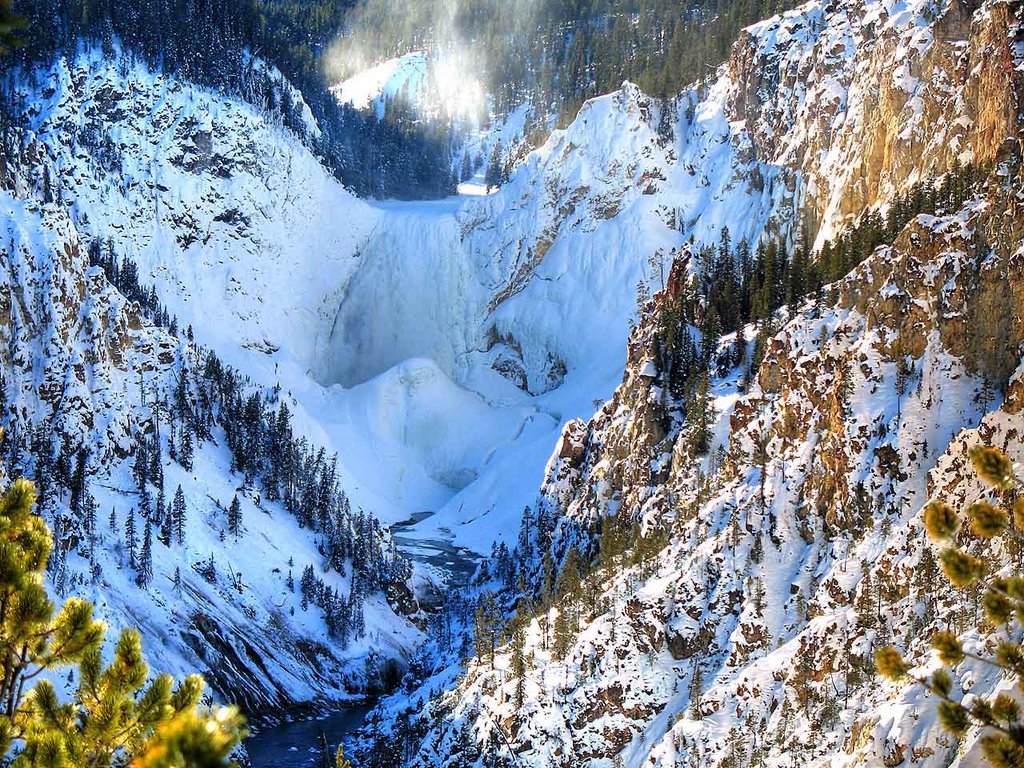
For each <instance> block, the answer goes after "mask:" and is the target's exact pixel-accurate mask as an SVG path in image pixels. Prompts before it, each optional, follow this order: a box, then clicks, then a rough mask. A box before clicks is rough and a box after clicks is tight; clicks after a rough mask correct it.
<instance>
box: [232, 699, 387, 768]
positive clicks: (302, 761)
mask: <svg viewBox="0 0 1024 768" xmlns="http://www.w3.org/2000/svg"><path fill="white" fill-rule="evenodd" d="M369 711H370V707H369V706H354V707H348V708H346V709H342V710H339V711H337V712H333V713H331V714H329V715H327V716H326V717H324V718H322V719H319V720H318V719H315V718H313V719H309V720H296V721H295V722H291V723H282V724H281V725H276V726H273V727H267V728H263V729H261V730H260V731H259V732H258V733H256V734H254V735H252V736H250V737H249V738H248V739H246V740H245V749H246V751H248V753H249V760H250V762H251V764H252V768H317V767H318V766H319V765H320V763H319V762H318V761H319V759H320V744H321V739H320V734H321V733H323V734H324V737H325V738H326V739H327V743H328V744H330V745H331V753H332V762H331V763H330V764H331V765H332V766H333V765H334V762H333V752H334V750H335V749H337V745H338V744H339V743H341V741H342V739H343V738H344V737H345V736H347V735H348V734H349V733H351V732H352V731H354V730H356V729H357V728H358V727H359V726H360V725H362V723H363V718H365V717H366V713H367V712H369Z"/></svg>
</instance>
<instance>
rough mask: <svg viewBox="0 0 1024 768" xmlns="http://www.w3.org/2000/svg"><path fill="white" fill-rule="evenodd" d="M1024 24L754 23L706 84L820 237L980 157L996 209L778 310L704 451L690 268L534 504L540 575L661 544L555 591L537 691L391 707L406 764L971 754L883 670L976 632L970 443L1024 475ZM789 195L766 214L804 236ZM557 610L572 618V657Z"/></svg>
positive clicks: (935, 17) (834, 761)
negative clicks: (671, 329)
mask: <svg viewBox="0 0 1024 768" xmlns="http://www.w3.org/2000/svg"><path fill="white" fill-rule="evenodd" d="M1021 21H1022V19H1021V9H1020V7H1019V5H1014V4H1009V3H1001V2H986V3H975V4H964V3H959V2H947V3H942V4H928V5H925V4H915V3H910V4H902V3H901V4H886V3H857V2H851V3H847V2H831V3H827V4H817V3H811V4H808V5H806V6H803V7H801V8H800V9H798V10H797V11H794V12H791V13H787V14H786V15H784V16H783V17H781V18H777V19H773V20H770V21H768V22H764V23H763V24H760V25H756V26H755V27H752V28H750V29H749V30H748V31H747V32H746V33H745V34H744V36H743V37H742V38H741V40H740V41H739V42H738V43H737V45H736V47H735V49H734V53H733V57H732V59H731V61H730V63H729V65H728V68H727V70H726V71H725V72H724V73H723V75H722V79H720V80H719V82H718V84H716V85H715V86H713V87H712V91H711V92H712V93H713V94H714V93H719V95H720V99H721V101H720V103H722V104H725V105H727V106H726V107H725V110H726V112H727V113H729V114H732V115H733V116H735V117H737V118H741V119H738V120H737V122H736V123H730V124H729V129H728V132H726V133H723V134H722V135H723V141H732V142H737V141H739V142H740V145H741V146H745V147H746V148H747V149H748V150H749V156H750V157H752V158H758V161H757V162H762V163H766V167H767V166H771V165H773V164H775V169H774V170H773V171H772V173H773V174H774V176H773V177H772V178H773V181H772V183H773V184H776V185H781V188H788V189H790V190H791V191H792V192H793V195H792V198H788V199H791V201H793V202H794V203H796V205H797V207H798V208H801V209H802V211H803V213H804V214H805V216H806V219H805V223H807V224H808V225H811V226H813V227H819V232H820V233H821V236H823V235H824V234H825V233H831V232H834V231H835V228H836V227H837V226H838V225H839V224H840V222H842V221H843V220H844V218H845V217H846V216H847V215H849V214H860V213H861V212H862V211H863V210H864V209H865V207H867V206H872V205H876V204H879V203H886V202H887V201H889V200H890V199H891V196H892V194H893V193H894V192H895V191H897V190H899V189H902V188H904V187H905V186H906V185H907V184H909V183H910V182H912V181H913V180H915V179H920V178H924V177H926V176H927V175H929V174H931V173H936V174H941V173H942V172H943V170H944V169H947V168H950V167H952V166H953V164H954V163H956V162H958V161H961V162H962V161H967V160H970V161H972V162H974V163H976V164H977V166H978V167H979V168H980V169H982V178H983V181H982V182H981V183H980V184H979V186H978V191H977V195H976V196H974V197H972V198H970V199H968V201H967V202H966V203H965V204H964V205H963V207H962V208H961V209H960V210H956V211H947V212H945V213H943V214H942V215H936V216H929V215H920V216H918V217H916V218H915V219H913V220H912V221H911V222H910V223H909V224H908V225H907V226H906V227H904V228H903V229H902V231H901V232H900V233H899V234H898V235H897V236H896V237H895V238H894V240H893V241H892V242H891V243H890V244H888V245H884V246H882V247H880V248H879V249H877V250H876V251H875V252H874V254H873V255H871V256H870V257H869V258H868V259H867V260H866V261H864V262H863V263H862V264H861V265H860V266H859V267H857V268H856V269H855V270H854V271H853V272H852V273H851V274H850V275H848V276H847V277H845V278H844V279H842V280H840V281H839V282H838V283H836V284H835V285H834V286H832V289H831V291H830V294H831V296H830V299H829V300H828V301H825V302H824V303H822V304H815V303H813V302H807V303H806V304H804V305H803V306H800V307H791V308H789V309H788V310H786V311H785V312H784V315H783V317H782V318H781V320H782V321H783V324H782V328H781V330H780V331H779V332H778V333H777V334H776V335H774V337H772V338H770V340H769V342H768V343H767V345H766V350H765V355H764V358H763V360H762V362H761V364H760V366H759V369H758V370H757V372H756V376H755V377H754V378H753V379H752V380H751V381H749V382H747V381H745V375H744V373H743V372H742V371H740V370H735V369H732V370H730V369H729V366H728V365H724V366H722V369H720V370H717V371H715V375H714V376H713V378H712V380H711V383H710V386H709V388H708V399H709V401H710V402H711V403H712V404H713V406H714V413H715V419H714V423H713V424H712V425H711V426H710V428H709V433H710V435H711V438H710V449H709V450H708V451H707V452H706V453H704V452H700V451H698V450H696V449H695V441H694V430H693V427H692V425H689V424H688V423H687V421H686V418H685V413H684V411H683V403H681V402H680V401H679V400H678V399H676V398H675V397H674V396H673V377H674V376H675V375H677V372H678V370H679V366H680V365H682V364H683V361H682V359H681V358H680V357H679V348H676V347H672V346H671V345H668V346H666V345H665V343H664V341H665V337H664V334H663V333H662V329H661V327H660V323H661V319H662V318H664V317H665V316H666V315H667V314H671V313H672V312H673V311H674V310H675V306H676V303H677V302H678V297H679V294H680V292H681V289H682V287H684V286H685V285H686V281H687V280H688V275H689V273H690V268H689V267H688V265H687V264H686V263H685V262H684V261H679V262H677V266H676V269H674V270H673V273H672V274H671V275H670V276H669V279H668V281H667V286H666V288H665V290H663V291H662V292H660V293H658V294H657V295H656V296H655V297H654V298H653V299H652V301H651V303H650V304H649V305H648V307H647V311H646V313H645V315H644V318H643V320H642V321H641V322H640V324H639V325H638V327H637V328H636V329H635V330H634V332H633V333H632V335H631V337H630V341H629V345H628V353H627V367H626V372H625V375H624V378H623V380H622V384H621V385H620V387H619V388H618V389H617V390H616V392H615V394H614V396H613V397H612V398H611V399H610V400H609V401H608V402H607V403H605V404H604V405H603V406H602V407H601V409H600V410H599V411H598V412H597V413H596V414H595V415H594V416H593V418H592V419H590V420H589V422H586V423H584V422H583V421H578V420H577V421H573V422H570V423H569V425H568V426H567V427H566V428H565V430H564V432H563V435H562V439H561V442H560V443H559V445H558V447H557V448H556V450H555V453H554V454H553V456H552V458H551V461H550V463H549V466H548V471H547V476H546V480H545V483H544V485H543V487H542V489H541V502H540V504H539V506H540V508H542V509H546V510H549V511H553V512H554V514H555V515H556V516H557V518H558V523H557V526H556V528H555V532H554V535H553V542H552V543H551V544H550V545H546V544H538V546H539V547H540V551H541V554H539V555H537V556H536V557H537V562H536V570H535V571H534V573H536V574H537V575H538V579H540V578H542V576H543V557H542V555H543V553H544V552H548V553H550V554H552V555H553V559H554V561H555V562H562V563H563V565H564V563H565V562H566V560H567V559H569V560H570V561H571V556H570V555H567V553H569V551H570V547H576V548H577V550H579V551H582V552H583V553H584V554H587V553H590V554H593V553H594V552H595V551H596V550H597V547H598V545H599V544H600V543H601V541H600V537H599V535H598V530H600V529H601V528H602V525H605V526H606V525H607V520H608V519H612V520H614V521H616V524H618V525H620V526H637V527H636V528H630V530H637V531H640V532H642V535H638V536H637V538H635V539H634V540H633V541H632V542H631V547H630V548H631V549H632V550H634V552H631V553H630V556H628V557H624V559H623V560H622V561H620V562H618V563H617V565H616V566H615V567H606V566H604V565H603V564H601V561H599V564H598V565H597V566H595V567H597V568H605V570H600V571H598V578H596V579H595V580H594V581H593V582H592V583H596V586H595V587H594V589H595V590H596V592H597V594H596V595H594V596H591V597H589V598H586V599H585V600H584V602H583V605H584V606H585V607H584V608H579V607H578V606H574V605H572V604H569V603H567V602H565V601H563V602H561V603H559V602H557V601H556V604H555V605H552V606H551V608H550V609H549V610H547V611H540V612H537V613H535V615H534V617H533V619H532V620H531V621H528V622H527V623H526V630H525V633H524V637H523V639H522V643H523V650H522V652H521V656H518V657H519V658H526V659H527V660H528V661H527V662H526V673H525V675H524V682H522V683H519V682H518V681H517V680H516V679H515V675H514V674H513V672H512V670H513V669H514V666H515V665H516V664H517V663H518V662H517V661H516V658H517V655H518V654H519V653H520V652H519V651H514V650H513V647H512V645H507V646H504V647H502V648H501V649H500V650H499V652H498V653H497V655H496V657H495V659H494V661H493V662H491V661H490V660H486V659H474V660H471V661H470V662H469V665H468V670H467V672H466V674H465V675H464V676H463V677H461V678H459V679H458V680H457V681H455V682H454V684H452V686H451V688H450V689H449V690H448V691H447V692H445V693H444V694H438V693H437V692H436V685H432V684H428V685H427V686H426V687H425V688H424V690H423V691H421V692H418V693H413V694H411V695H407V696H406V697H405V698H404V699H401V700H399V701H397V702H395V703H392V704H390V705H389V707H388V708H387V709H388V711H390V712H396V711H403V710H405V711H409V712H413V713H416V712H419V711H422V712H425V713H426V714H423V715H421V716H420V718H419V719H418V720H417V719H416V717H415V715H414V722H413V727H411V728H410V729H409V731H408V732H407V733H412V734H413V736H412V737H411V739H410V742H411V747H410V752H411V754H413V755H414V756H413V757H412V758H411V760H410V763H409V764H410V765H415V766H428V765H433V764H436V761H437V760H439V759H440V757H439V756H442V755H449V754H458V755H462V756H463V757H466V756H469V757H470V761H469V762H472V755H473V751H472V749H471V748H470V749H467V747H466V742H467V737H466V733H467V731H468V732H469V733H471V734H472V735H473V736H474V737H475V738H474V739H472V741H474V742H475V743H476V745H477V746H479V748H480V749H482V750H483V751H484V752H485V753H486V752H487V750H488V749H489V750H491V752H492V753H493V754H495V755H497V759H501V758H502V757H504V756H505V754H506V752H505V749H504V748H502V747H500V744H501V743H502V742H503V741H504V740H505V739H507V749H508V751H511V752H514V753H515V754H516V755H517V763H518V764H519V765H524V766H536V767H537V768H540V767H541V766H544V767H545V768H547V767H549V766H567V767H568V766H594V768H598V767H600V768H606V767H607V766H614V765H626V766H631V767H632V766H638V767H639V766H643V767H644V768H647V767H648V766H650V767H652V768H653V767H654V766H658V767H663V766H727V765H728V766H736V765H777V766H793V765H807V764H811V765H818V764H821V765H825V764H828V765H849V766H854V765H862V766H878V765H887V766H896V765H915V766H929V767H933V766H934V767H936V768H937V767H938V766H949V765H964V766H966V765H976V764H978V760H979V759H980V758H979V757H978V751H977V738H978V736H979V735H980V734H979V733H978V732H977V731H972V732H970V733H969V734H968V736H967V737H966V738H964V739H963V740H961V741H957V740H955V739H951V738H950V737H949V736H948V735H946V734H944V733H943V732H942V731H941V729H940V728H939V727H938V725H937V722H936V717H935V712H934V708H933V702H931V701H929V700H928V699H927V698H926V697H925V696H924V695H923V694H922V692H921V691H920V689H917V688H913V687H907V686H897V685H893V684H890V683H887V682H884V681H882V680H881V679H880V678H878V677H877V676H876V675H875V673H874V670H873V662H872V661H871V659H872V652H873V649H874V648H877V647H878V646H880V645H882V644H886V643H892V644H895V645H897V646H899V647H901V648H902V649H904V650H905V651H906V652H907V654H908V655H909V657H910V658H911V659H912V660H913V661H914V662H915V663H917V664H920V665H922V667H923V668H927V667H928V666H929V665H930V664H932V663H933V661H932V658H931V651H930V649H929V647H928V643H927V638H928V637H929V636H930V635H931V633H932V632H933V631H935V630H936V629H939V628H942V627H945V626H947V625H948V623H949V622H951V621H952V622H954V623H955V624H956V625H957V626H958V627H960V628H965V627H971V626H973V624H974V622H973V620H972V618H971V617H972V616H973V615H974V611H975V610H976V606H974V604H973V603H972V601H971V599H970V598H969V597H965V596H964V595H962V594H960V593H958V592H955V591H954V590H952V589H949V588H947V587H944V586H943V581H942V577H941V574H940V571H939V569H938V567H937V564H936V553H935V552H934V551H933V549H932V546H931V545H930V544H929V543H928V541H927V539H926V537H925V535H924V532H923V525H922V523H921V520H920V510H921V509H922V507H923V505H924V504H925V503H926V502H927V501H928V500H929V499H931V498H934V497H936V496H941V497H943V498H946V499H949V500H952V501H955V502H958V503H967V502H971V501H973V500H975V499H977V498H979V497H980V496H982V495H983V494H985V493H986V492H987V491H986V489H985V488H983V487H982V486H981V485H980V484H979V482H978V481H977V480H976V479H974V477H973V473H972V471H971V470H970V468H969V467H968V461H967V458H966V456H967V449H968V447H969V446H972V445H975V444H978V443H986V444H994V445H997V446H999V447H1001V448H1004V449H1006V450H1007V451H1008V452H1009V453H1010V455H1011V456H1013V457H1014V458H1015V460H1017V461H1020V460H1021V459H1022V458H1024V439H1022V434H1024V432H1022V430H1024V422H1022V421H1021V416H1020V415H1021V412H1022V410H1024V383H1022V378H1024V365H1022V350H1024V348H1022V344H1024V318H1022V315H1021V312H1020V311H1018V308H1019V307H1020V306H1024V304H1022V303H1021V302H1022V300H1024V296H1022V294H1021V291H1022V290H1024V192H1022V191H1021V190H1022V184H1021V178H1022V176H1021V158H1020V150H1019V147H1020V145H1021V144H1020V142H1021V139H1022V105H1021V100H1020V96H1021V87H1022V83H1024V56H1022V53H1024V51H1022V47H1021V44H1020V36H1021ZM716 89H717V90H716ZM706 108H707V107H706V103H705V106H703V107H702V106H700V105H698V106H697V108H696V109H697V112H698V113H699V112H700V110H701V109H706ZM767 158H773V160H772V162H767ZM752 162H753V161H752ZM752 167H753V165H748V166H747V168H748V169H750V168H752ZM763 172H764V171H763V170H762V173H763ZM667 175H668V176H669V177H670V178H671V172H669V173H668V174H667ZM778 189H779V187H776V188H775V191H774V192H772V193H771V194H773V195H775V194H778ZM784 198H785V196H784V197H783V198H774V199H775V201H776V202H775V203H773V204H772V205H771V206H770V208H771V210H772V211H773V213H772V214H771V216H770V217H769V219H768V220H776V221H784V220H786V219H787V217H790V218H789V219H788V220H789V221H794V219H793V218H792V217H791V213H792V210H790V212H787V211H786V208H785V205H784V204H782V205H780V204H779V203H778V201H779V200H783V199H784ZM707 210H708V209H705V213H706V211H707ZM743 210H749V209H743ZM773 217H774V218H773ZM698 221H700V219H698ZM745 225H746V222H745V221H737V226H739V227H743V226H745ZM700 226H701V225H700V224H698V225H697V227H698V228H699V227H700ZM730 226H731V224H730ZM753 338H754V329H748V333H747V336H746V340H747V345H748V352H749V346H750V342H751V341H753ZM734 344H735V341H734V340H732V339H728V338H726V339H723V340H722V341H721V346H722V349H723V350H724V349H725V348H726V347H727V346H731V345H734ZM602 521H604V523H602ZM530 535H531V534H530V533H529V532H528V531H527V532H526V533H524V536H525V537H526V538H527V539H529V537H530ZM606 535H607V534H606ZM534 541H535V543H536V542H537V540H536V539H535V540H534ZM985 556H986V557H987V558H990V560H991V561H992V562H994V563H996V564H997V566H998V564H1006V563H1008V562H1009V559H1008V557H1009V556H1008V554H1007V553H1006V552H1002V551H987V552H985ZM565 615H580V618H579V625H580V626H579V629H578V631H574V632H571V633H570V634H571V641H570V642H569V643H568V646H567V648H564V649H562V651H563V652H558V653H556V651H555V650H554V648H555V646H556V645H557V643H558V635H559V631H560V630H559V629H558V627H559V621H560V619H564V616H565ZM970 642H971V643H972V644H975V645H976V646H977V647H979V648H980V647H982V646H984V645H986V644H987V643H989V642H990V639H989V638H988V637H986V636H983V635H980V634H977V633H975V634H973V635H971V641H970ZM956 675H957V677H956V680H955V685H954V687H955V688H956V689H958V690H959V691H962V692H964V693H976V694H981V695H986V694H989V693H991V692H993V691H995V690H999V689H1002V688H1005V687H1006V686H1007V685H1008V684H1009V682H1008V681H1007V680H1004V679H1001V678H1000V677H999V676H998V675H996V674H993V673H992V671H991V670H988V669H986V668H984V667H981V666H976V665H971V664H968V665H964V666H962V667H961V668H960V669H958V670H957V673H956ZM442 677H443V676H442ZM435 683H436V681H435ZM520 685H522V686H523V688H522V689H520V692H523V693H524V695H523V696H522V701H519V700H518V698H519V692H517V686H520ZM428 692H430V693H431V695H430V697H429V699H428V696H427V693H428ZM423 733H425V734H426V735H425V737H424V736H423ZM495 745H498V746H495ZM467 764H468V763H467Z"/></svg>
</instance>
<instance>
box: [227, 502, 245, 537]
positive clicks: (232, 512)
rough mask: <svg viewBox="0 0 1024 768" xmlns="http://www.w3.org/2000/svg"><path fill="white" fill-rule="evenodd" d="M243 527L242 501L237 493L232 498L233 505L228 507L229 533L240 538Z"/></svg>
mask: <svg viewBox="0 0 1024 768" xmlns="http://www.w3.org/2000/svg"><path fill="white" fill-rule="evenodd" d="M241 529H242V503H241V502H240V501H239V500H238V495H237V494H236V495H235V496H234V498H232V499H231V505H230V506H229V507H228V533H230V534H231V535H232V536H234V537H235V538H236V539H237V538H238V534H239V532H240V531H241Z"/></svg>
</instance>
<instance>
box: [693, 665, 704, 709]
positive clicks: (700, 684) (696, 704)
mask: <svg viewBox="0 0 1024 768" xmlns="http://www.w3.org/2000/svg"><path fill="white" fill-rule="evenodd" d="M703 695H704V673H703V672H701V669H700V665H699V664H695V665H694V667H693V677H692V678H691V679H690V717H691V718H693V719H694V720H701V719H703V717H704V713H703V712H701V709H700V697H701V696H703Z"/></svg>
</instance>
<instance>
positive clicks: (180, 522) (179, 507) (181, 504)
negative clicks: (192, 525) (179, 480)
mask: <svg viewBox="0 0 1024 768" xmlns="http://www.w3.org/2000/svg"><path fill="white" fill-rule="evenodd" d="M185 513H186V508H185V492H184V491H182V490H181V486H180V485H179V486H178V490H176V491H175V492H174V501H172V502H171V517H172V519H173V521H174V526H173V527H174V536H175V538H176V539H177V541H178V544H184V543H185Z"/></svg>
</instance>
